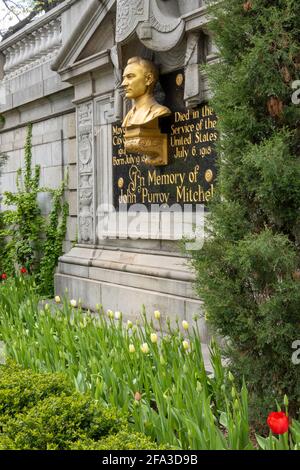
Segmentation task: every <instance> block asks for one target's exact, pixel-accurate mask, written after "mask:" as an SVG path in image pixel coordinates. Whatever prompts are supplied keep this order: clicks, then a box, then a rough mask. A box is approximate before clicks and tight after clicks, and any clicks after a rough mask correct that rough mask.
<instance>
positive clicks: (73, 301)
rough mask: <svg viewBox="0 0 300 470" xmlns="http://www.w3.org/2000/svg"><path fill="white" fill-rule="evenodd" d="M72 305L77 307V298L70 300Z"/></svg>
mask: <svg viewBox="0 0 300 470" xmlns="http://www.w3.org/2000/svg"><path fill="white" fill-rule="evenodd" d="M70 304H71V307H77V302H76V300H75V299H72V300H70Z"/></svg>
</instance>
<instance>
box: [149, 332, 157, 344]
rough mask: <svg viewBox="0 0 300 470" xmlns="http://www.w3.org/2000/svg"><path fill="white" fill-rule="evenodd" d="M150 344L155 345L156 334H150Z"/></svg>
mask: <svg viewBox="0 0 300 470" xmlns="http://www.w3.org/2000/svg"><path fill="white" fill-rule="evenodd" d="M150 339H151V343H157V340H158V337H157V334H156V333H151V335H150Z"/></svg>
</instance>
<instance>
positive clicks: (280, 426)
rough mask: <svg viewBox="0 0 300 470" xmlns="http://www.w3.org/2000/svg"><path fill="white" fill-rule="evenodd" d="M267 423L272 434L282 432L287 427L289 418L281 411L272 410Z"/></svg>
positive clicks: (285, 430)
mask: <svg viewBox="0 0 300 470" xmlns="http://www.w3.org/2000/svg"><path fill="white" fill-rule="evenodd" d="M267 423H268V426H269V428H270V429H271V431H272V432H273V433H274V434H284V433H285V432H287V431H288V429H289V419H288V417H287V415H286V414H285V413H284V412H283V411H273V412H272V413H270V414H269V416H268V419H267Z"/></svg>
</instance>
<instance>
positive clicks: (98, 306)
mask: <svg viewBox="0 0 300 470" xmlns="http://www.w3.org/2000/svg"><path fill="white" fill-rule="evenodd" d="M96 310H97V312H100V310H101V306H100V304H96Z"/></svg>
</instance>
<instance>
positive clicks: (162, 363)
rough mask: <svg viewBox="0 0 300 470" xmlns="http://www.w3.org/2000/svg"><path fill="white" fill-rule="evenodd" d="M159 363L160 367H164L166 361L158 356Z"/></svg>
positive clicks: (161, 356)
mask: <svg viewBox="0 0 300 470" xmlns="http://www.w3.org/2000/svg"><path fill="white" fill-rule="evenodd" d="M159 361H160V363H161V365H162V366H164V365H165V364H166V361H165V359H164V356H163V355H160V356H159Z"/></svg>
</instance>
